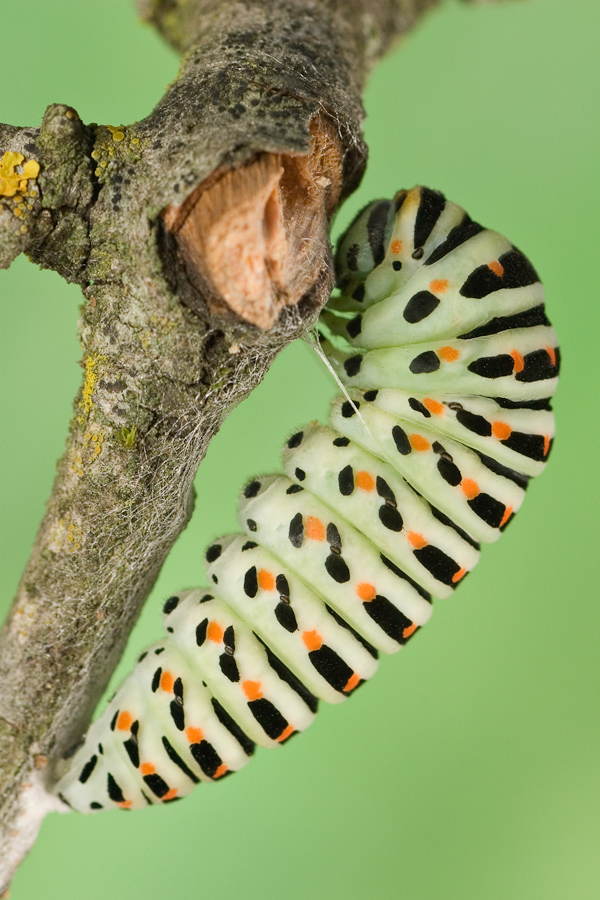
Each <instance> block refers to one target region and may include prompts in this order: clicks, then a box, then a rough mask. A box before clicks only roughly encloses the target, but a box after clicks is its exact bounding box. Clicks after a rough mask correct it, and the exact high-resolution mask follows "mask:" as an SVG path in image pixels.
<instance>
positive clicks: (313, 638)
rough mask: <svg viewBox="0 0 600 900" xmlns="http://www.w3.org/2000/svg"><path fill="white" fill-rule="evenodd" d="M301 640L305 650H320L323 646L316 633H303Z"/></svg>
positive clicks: (319, 636)
mask: <svg viewBox="0 0 600 900" xmlns="http://www.w3.org/2000/svg"><path fill="white" fill-rule="evenodd" d="M302 640H303V641H304V644H305V646H306V649H307V650H320V649H321V647H322V646H323V639H322V638H321V635H320V634H319V633H318V632H317V631H303V632H302Z"/></svg>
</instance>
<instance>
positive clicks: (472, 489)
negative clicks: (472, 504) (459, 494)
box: [460, 478, 479, 500]
mask: <svg viewBox="0 0 600 900" xmlns="http://www.w3.org/2000/svg"><path fill="white" fill-rule="evenodd" d="M460 486H461V488H462V489H463V493H464V494H465V496H466V497H467V498H468V499H469V500H472V499H473V498H474V497H476V496H477V495H478V494H479V485H478V484H477V482H476V481H473V479H472V478H463V480H462V481H461V483H460Z"/></svg>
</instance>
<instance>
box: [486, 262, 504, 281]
mask: <svg viewBox="0 0 600 900" xmlns="http://www.w3.org/2000/svg"><path fill="white" fill-rule="evenodd" d="M488 269H491V270H492V272H493V273H494V275H497V276H498V278H502V276H503V275H504V266H503V265H502V263H501V262H499V261H498V260H497V259H495V260H494V262H491V263H488Z"/></svg>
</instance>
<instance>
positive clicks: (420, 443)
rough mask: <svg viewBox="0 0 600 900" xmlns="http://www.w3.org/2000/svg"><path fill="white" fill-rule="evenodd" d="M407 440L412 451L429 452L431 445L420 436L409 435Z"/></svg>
mask: <svg viewBox="0 0 600 900" xmlns="http://www.w3.org/2000/svg"><path fill="white" fill-rule="evenodd" d="M408 440H409V441H410V446H411V447H412V448H413V450H421V451H423V450H431V444H430V443H429V441H428V440H426V439H425V438H424V437H423V435H421V434H409V436H408Z"/></svg>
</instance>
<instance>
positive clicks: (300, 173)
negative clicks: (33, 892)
mask: <svg viewBox="0 0 600 900" xmlns="http://www.w3.org/2000/svg"><path fill="white" fill-rule="evenodd" d="M436 2H437V0H344V3H342V2H341V0H339V2H338V0H262V2H255V3H252V2H244V3H239V2H235V0H138V5H139V8H140V11H141V13H142V15H143V16H144V17H145V18H146V19H147V20H148V21H150V22H152V23H154V25H155V26H156V27H157V28H158V29H159V30H160V31H161V33H162V34H163V35H164V36H165V38H166V39H167V40H169V41H170V43H171V44H172V45H173V46H174V47H176V48H177V49H178V50H179V51H180V52H182V53H183V54H184V56H183V61H182V66H181V70H180V73H179V76H178V78H177V79H176V81H175V82H174V83H173V84H172V85H171V87H170V88H169V89H168V91H167V93H166V94H165V96H164V97H163V99H162V100H161V102H160V103H159V104H158V106H157V107H156V109H155V110H154V111H153V112H152V114H151V115H150V116H148V118H147V119H145V120H143V121H142V122H139V123H137V124H135V125H132V126H127V127H110V126H97V125H90V126H86V125H84V124H83V123H82V122H81V120H80V119H79V117H78V115H77V113H76V112H75V111H74V110H72V109H70V108H69V107H66V106H63V105H53V106H51V107H49V108H48V110H47V111H46V114H45V116H44V120H43V122H42V125H41V127H40V128H39V129H32V128H24V129H17V128H13V127H11V126H5V125H0V160H1V162H0V267H7V266H8V265H10V263H11V261H12V260H13V259H14V258H15V257H16V255H18V253H20V252H27V253H28V255H29V257H30V258H31V259H32V260H33V261H35V262H36V263H38V264H40V265H42V266H44V267H47V268H52V269H55V270H56V271H57V272H59V273H60V274H61V275H63V277H65V278H66V279H67V280H69V281H74V282H77V283H79V284H80V285H81V287H82V290H83V294H84V298H85V305H84V307H83V310H82V318H81V325H80V338H81V343H82V348H83V360H82V366H83V369H84V380H83V384H82V386H81V388H80V391H79V393H78V395H77V397H76V399H75V404H74V414H73V418H72V422H71V427H70V432H69V436H68V439H67V447H66V451H65V454H64V456H63V458H62V460H61V461H60V463H59V467H58V474H57V478H56V482H55V484H54V487H53V491H52V495H51V497H50V499H49V502H48V506H47V511H46V514H45V517H44V520H43V522H42V524H41V527H40V530H39V533H38V535H37V538H36V542H35V545H34V548H33V551H32V555H31V558H30V560H29V562H28V564H27V567H26V569H25V573H24V575H23V579H22V582H21V584H20V586H19V589H18V593H17V597H16V599H15V602H14V605H13V607H12V610H11V612H10V615H9V618H8V620H7V622H6V624H5V627H4V630H3V632H2V635H1V636H0V797H1V798H2V806H1V808H0V860H1V862H0V885H5V886H7V885H8V884H9V882H10V880H11V878H12V876H13V874H14V871H15V868H16V866H17V865H18V862H19V860H20V859H21V858H22V856H23V855H24V854H25V853H26V852H27V851H28V850H29V848H30V847H31V846H32V844H33V842H34V840H35V834H36V831H37V827H38V826H39V822H40V821H41V819H42V818H43V815H44V814H45V812H47V811H48V809H50V808H52V802H53V801H51V800H48V796H47V795H46V794H45V790H44V781H46V782H48V783H51V780H52V770H53V763H54V762H55V761H56V760H57V759H59V758H60V757H61V756H62V755H63V754H64V753H65V752H66V751H68V750H69V749H70V748H71V747H72V745H73V744H74V743H75V742H77V741H78V740H79V738H80V737H81V735H82V733H83V732H84V730H85V728H86V727H87V724H88V722H89V719H90V716H91V714H92V712H93V709H94V707H95V705H96V703H97V701H98V699H99V697H100V696H101V694H102V692H103V690H104V688H105V687H106V684H107V682H108V679H109V677H110V675H111V674H112V672H113V670H114V668H115V666H116V663H117V661H118V660H119V658H120V656H121V653H122V650H123V648H124V645H125V643H126V641H127V637H128V635H129V632H130V630H131V628H132V627H133V624H134V622H135V620H136V619H137V616H138V614H139V611H140V609H141V607H142V605H143V603H144V601H145V599H146V597H147V596H148V594H149V593H150V590H151V588H152V586H153V584H154V582H155V579H156V577H157V575H158V573H159V571H160V568H161V566H162V564H163V562H164V560H165V558H166V556H167V554H168V552H169V550H170V548H171V547H172V545H173V543H174V542H175V540H176V539H177V537H178V535H179V534H180V533H181V531H182V530H183V528H184V527H185V525H186V523H187V522H188V520H189V517H190V515H191V512H192V507H193V479H194V476H195V473H196V470H197V467H198V465H199V463H200V461H201V460H202V458H203V456H204V453H205V452H206V448H207V445H208V443H209V441H210V439H211V438H212V436H213V435H214V434H215V433H216V431H217V430H218V429H219V426H220V424H221V422H222V421H223V419H224V418H225V416H226V415H227V413H228V412H229V411H230V410H231V409H232V408H233V407H234V406H235V405H236V404H237V403H238V402H239V401H240V400H241V399H243V398H244V397H245V396H246V395H247V394H248V393H249V392H250V391H251V390H252V388H253V387H254V386H255V385H256V384H257V383H258V382H259V381H260V380H261V379H262V377H263V375H264V373H265V371H266V369H267V368H268V366H269V365H270V363H271V362H272V360H273V358H274V357H275V355H276V354H277V353H278V352H279V351H280V350H281V349H282V348H283V347H284V346H285V345H286V344H287V343H289V342H290V341H291V340H293V339H294V338H296V337H298V336H300V335H301V334H302V333H304V332H305V331H306V330H307V328H309V327H310V325H311V323H313V322H314V320H315V319H316V316H317V315H318V312H319V309H320V307H321V306H322V304H323V302H324V301H325V300H326V298H327V296H328V294H329V291H330V288H331V284H332V277H333V276H332V266H331V259H330V253H329V247H328V242H327V238H326V227H327V223H328V220H329V219H330V217H331V215H332V214H333V212H334V211H335V208H336V207H337V205H338V203H339V201H340V199H343V197H344V196H346V195H347V194H348V193H350V192H351V191H352V190H353V189H354V188H355V187H356V186H357V184H358V182H359V180H360V177H361V175H362V172H363V169H364V165H365V159H366V149H365V146H364V143H363V141H362V132H361V122H362V115H363V114H362V107H361V101H360V97H361V92H362V89H363V86H364V81H365V78H366V75H367V73H368V71H369V69H370V67H371V66H372V64H373V63H374V62H375V61H376V60H377V59H378V58H379V57H380V56H381V55H382V54H383V53H384V52H385V51H386V50H387V49H388V47H389V45H390V43H391V42H392V40H394V39H395V38H396V37H397V36H399V35H401V34H403V33H405V32H406V31H407V30H408V29H409V28H410V27H411V26H412V25H413V24H414V23H415V22H416V21H417V19H418V18H419V17H420V16H421V15H422V14H423V13H424V12H425V11H426V9H428V8H429V7H431V6H433V5H435V3H436ZM2 178H4V180H2ZM298 235H300V236H301V240H298ZM307 248H308V249H307ZM244 253H246V257H243V254H244ZM303 254H304V255H303ZM298 259H300V260H301V264H300V265H298ZM240 260H242V261H240ZM225 267H226V268H225ZM224 271H225V274H224ZM0 889H1V888H0Z"/></svg>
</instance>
